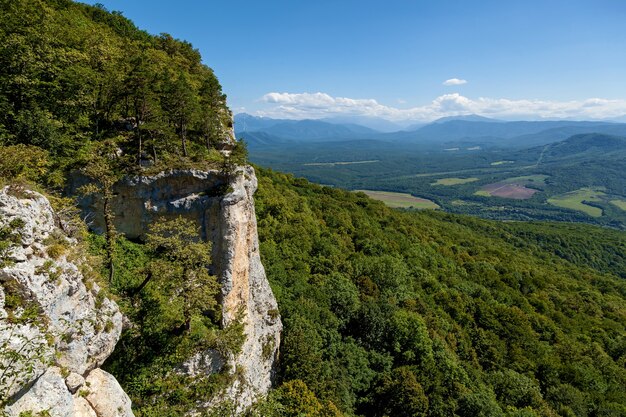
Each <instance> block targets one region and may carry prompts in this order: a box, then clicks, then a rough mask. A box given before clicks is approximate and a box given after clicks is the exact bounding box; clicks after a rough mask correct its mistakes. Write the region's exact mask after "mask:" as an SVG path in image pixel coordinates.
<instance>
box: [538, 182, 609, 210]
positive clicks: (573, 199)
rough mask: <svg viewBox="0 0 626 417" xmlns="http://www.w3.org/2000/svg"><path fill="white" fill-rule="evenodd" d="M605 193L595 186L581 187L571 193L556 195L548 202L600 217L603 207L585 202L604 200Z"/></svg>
mask: <svg viewBox="0 0 626 417" xmlns="http://www.w3.org/2000/svg"><path fill="white" fill-rule="evenodd" d="M605 195H606V194H604V193H603V192H602V191H599V190H597V189H594V188H580V189H578V190H575V191H570V192H569V193H565V194H559V195H555V196H554V197H552V198H549V199H548V203H550V204H552V205H555V206H557V207H562V208H567V209H571V210H578V211H582V212H584V213H587V214H588V215H590V216H592V217H600V216H602V209H601V208H599V207H594V206H590V205H588V204H585V203H584V202H585V201H602V200H603V199H602V197H603V196H605Z"/></svg>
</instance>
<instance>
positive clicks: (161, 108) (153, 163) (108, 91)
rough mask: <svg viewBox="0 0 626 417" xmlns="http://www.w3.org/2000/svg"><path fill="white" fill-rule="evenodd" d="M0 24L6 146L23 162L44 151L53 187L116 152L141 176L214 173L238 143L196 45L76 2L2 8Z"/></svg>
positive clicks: (1, 135)
mask: <svg viewBox="0 0 626 417" xmlns="http://www.w3.org/2000/svg"><path fill="white" fill-rule="evenodd" d="M0 21H1V22H2V24H1V25H0V41H1V42H0V144H2V145H7V146H15V148H12V152H10V153H11V154H12V155H13V156H15V157H16V160H17V161H20V160H24V159H25V158H27V157H29V155H22V154H23V153H26V154H29V153H30V157H32V156H33V154H34V152H28V151H27V150H25V148H24V146H36V147H37V148H38V149H39V150H38V151H39V152H40V153H41V151H43V153H41V159H42V160H41V161H40V163H41V164H42V165H43V168H51V169H49V170H48V173H47V176H46V178H45V179H43V180H45V181H46V183H47V184H49V185H50V186H54V187H62V186H63V184H62V182H63V177H64V175H65V174H66V173H67V172H68V171H70V170H71V169H74V168H75V167H77V166H80V165H81V164H84V163H86V162H87V160H89V159H90V157H92V156H94V155H97V154H99V153H107V152H109V150H110V149H111V148H112V149H119V150H121V151H122V152H123V154H124V155H123V158H118V159H119V160H118V161H117V165H118V168H119V170H121V171H124V172H137V170H138V168H139V167H148V166H150V167H153V169H154V170H159V169H162V168H167V167H170V166H173V165H177V166H185V165H186V166H189V165H192V164H193V163H197V162H198V161H205V165H206V161H207V160H219V159H220V157H219V154H217V153H216V151H215V148H221V147H223V146H224V144H225V143H226V144H227V143H229V142H232V140H233V137H232V136H233V134H232V118H231V114H230V110H229V109H228V108H227V107H226V97H225V95H224V94H223V93H222V88H221V85H220V84H219V82H218V80H217V78H216V77H215V74H214V73H213V70H212V69H211V68H209V67H207V66H206V65H204V64H202V60H201V56H200V53H199V52H198V51H197V50H196V49H194V48H193V46H192V45H191V44H190V43H188V42H185V41H179V40H176V39H174V38H173V37H172V36H170V35H168V34H165V33H163V34H161V35H158V36H153V35H150V34H148V33H147V32H145V31H143V30H140V29H138V28H137V27H136V26H135V25H134V24H133V22H131V21H130V20H128V19H126V18H125V17H123V16H122V14H121V13H119V12H115V13H110V12H108V11H107V10H106V9H104V7H102V6H88V5H85V4H81V3H75V2H73V1H70V0H34V1H31V0H17V1H11V2H3V3H2V7H1V8H0ZM103 148H109V150H106V149H103ZM20 155H22V156H20ZM5 158H7V157H6V156H5ZM16 168H17V167H16Z"/></svg>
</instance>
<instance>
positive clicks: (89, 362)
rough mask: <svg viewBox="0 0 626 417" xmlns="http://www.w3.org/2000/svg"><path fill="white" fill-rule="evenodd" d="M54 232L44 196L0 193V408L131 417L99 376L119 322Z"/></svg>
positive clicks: (74, 252) (12, 412) (55, 223)
mask: <svg viewBox="0 0 626 417" xmlns="http://www.w3.org/2000/svg"><path fill="white" fill-rule="evenodd" d="M59 226H61V223H60V221H59V219H58V218H57V216H56V215H55V212H54V211H53V209H52V207H51V206H50V203H49V201H48V200H47V199H46V198H45V197H44V196H43V195H41V194H39V193H36V192H33V191H29V190H25V189H22V188H15V187H13V188H11V187H4V188H3V189H1V190H0V405H1V406H3V407H4V413H5V414H6V415H7V416H9V417H13V416H15V417H18V416H20V415H49V416H52V417H56V416H59V417H60V416H63V417H67V416H90V417H126V416H132V415H133V413H132V411H131V402H130V399H129V398H128V396H127V395H126V393H125V392H124V391H123V390H122V388H121V387H120V386H119V384H118V383H117V381H116V380H115V378H114V377H113V376H111V375H110V374H108V373H106V372H105V371H103V370H101V369H99V366H100V365H102V363H103V362H104V361H105V359H106V358H107V357H108V356H109V355H110V354H111V352H113V349H114V348H115V344H116V343H117V341H118V339H119V337H120V333H121V331H122V314H121V313H120V311H119V309H118V306H117V305H116V304H115V302H114V301H112V300H110V299H108V298H107V297H106V296H104V293H103V292H102V291H101V290H100V288H99V287H98V285H97V284H96V283H95V282H93V281H92V280H91V279H89V278H88V276H87V274H86V273H84V272H85V271H86V269H85V268H88V265H87V263H86V262H84V261H83V258H82V256H83V255H82V254H81V253H80V250H78V245H77V242H76V241H75V240H74V239H71V238H68V237H67V236H66V235H65V233H63V231H62V229H61V228H60V227H59ZM29 413H30V414H29ZM0 414H1V412H0Z"/></svg>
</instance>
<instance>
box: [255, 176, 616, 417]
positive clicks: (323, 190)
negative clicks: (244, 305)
mask: <svg viewBox="0 0 626 417" xmlns="http://www.w3.org/2000/svg"><path fill="white" fill-rule="evenodd" d="M258 173H259V190H258V192H257V194H256V209H257V215H258V224H259V237H260V241H261V246H260V248H261V255H262V258H263V262H264V265H265V266H266V270H267V274H268V278H269V279H270V282H271V284H272V288H273V290H274V293H275V294H276V296H277V298H278V302H279V308H280V312H281V315H282V318H283V322H284V326H285V330H284V335H283V341H282V345H281V363H280V371H279V382H280V383H282V384H283V385H280V384H279V388H278V391H280V390H282V388H281V387H282V386H291V385H286V384H295V382H294V381H302V383H303V384H305V386H306V387H307V388H308V390H310V391H311V392H312V393H313V394H314V395H315V398H316V399H317V400H318V401H320V402H324V401H331V402H332V403H333V404H335V405H336V406H337V407H338V408H339V409H340V410H341V412H342V413H343V414H345V415H360V416H366V417H369V416H401V415H410V416H419V415H425V416H452V415H457V416H479V415H484V416H498V415H501V416H556V415H577V416H595V415H603V413H608V412H609V411H603V410H618V409H620V408H619V407H624V406H626V404H624V397H623V395H622V394H623V387H624V386H625V384H626V371H625V370H624V361H625V360H626V357H625V356H624V352H625V350H624V346H625V345H624V343H626V339H624V334H625V330H626V328H625V327H624V326H625V323H626V321H625V320H624V318H625V317H626V282H624V281H623V279H621V278H620V277H619V276H618V274H619V273H620V272H621V271H622V270H623V262H624V259H626V246H625V245H624V242H625V241H626V240H625V236H624V232H617V231H604V230H600V229H597V228H595V227H591V226H584V225H580V226H577V225H559V224H546V223H533V224H525V223H495V222H491V221H485V220H480V219H476V218H471V217H464V216H458V215H450V214H445V213H440V212H422V213H416V212H399V211H394V210H391V209H389V208H387V207H385V206H384V205H383V204H382V203H381V202H377V201H373V200H370V199H369V198H367V197H366V196H365V195H363V194H359V193H349V192H346V191H341V190H338V189H334V188H330V187H323V186H319V185H315V184H311V183H308V182H307V181H305V180H302V179H296V178H293V177H291V176H288V175H283V174H278V173H274V172H272V171H268V170H263V169H259V170H258ZM620 265H621V267H620ZM298 384H299V383H298ZM307 395H308V394H307ZM302 396H304V394H302ZM303 398H304V397H303ZM270 399H272V400H273V401H274V406H275V407H274V408H275V409H276V410H277V411H275V412H274V414H272V413H271V412H268V413H267V414H266V415H268V416H282V415H285V414H281V413H284V411H281V410H283V409H281V408H280V407H281V406H284V405H285V402H284V400H280V399H279V398H278V396H276V397H271V398H270ZM276 401H277V402H276ZM281 401H282V402H281ZM301 407H303V408H305V407H306V405H301ZM301 412H302V411H301ZM611 412H613V411H611ZM568 413H569V414H568ZM607 415H608V414H607ZM615 415H619V414H615Z"/></svg>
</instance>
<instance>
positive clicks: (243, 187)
mask: <svg viewBox="0 0 626 417" xmlns="http://www.w3.org/2000/svg"><path fill="white" fill-rule="evenodd" d="M81 184H82V182H81V180H80V179H76V181H75V184H74V188H75V189H76V188H78V187H80V185H81ZM256 188H257V180H256V176H255V173H254V169H252V167H249V166H246V167H240V168H238V169H237V170H236V171H235V172H234V173H233V174H231V175H229V176H228V177H227V178H225V177H224V176H223V175H221V174H220V173H219V172H217V171H207V172H204V171H197V170H178V171H170V172H164V173H161V174H158V175H154V176H142V177H133V178H127V179H125V180H123V181H122V182H120V183H119V184H117V185H116V186H115V190H114V191H115V195H116V196H115V198H114V201H113V204H112V206H113V209H114V213H115V221H114V223H115V227H116V230H117V231H118V232H121V233H124V234H125V235H126V236H127V237H130V238H139V239H141V238H142V237H143V236H144V234H145V233H146V231H147V230H148V229H149V225H150V224H151V223H152V222H154V221H155V220H156V219H157V218H160V217H165V218H173V217H176V216H183V217H185V218H188V219H191V220H193V221H195V222H196V223H197V224H198V226H199V227H200V230H201V231H202V235H203V238H205V239H207V240H209V241H211V242H212V244H213V246H212V248H213V249H212V258H213V265H212V271H211V272H212V273H213V274H215V275H216V276H218V278H219V280H220V283H221V287H222V297H221V298H222V300H221V302H222V307H223V315H222V317H223V319H222V320H223V323H222V324H223V325H224V326H228V325H229V324H231V323H233V322H234V321H235V320H238V319H240V320H243V322H244V325H245V336H246V338H245V342H244V344H243V347H242V350H241V353H240V354H238V355H237V356H236V357H229V358H224V357H221V356H220V355H219V354H218V353H217V352H215V351H206V352H201V353H199V354H197V355H195V356H194V357H192V358H189V360H187V361H186V362H184V363H183V364H181V367H180V369H181V370H182V371H183V372H185V373H187V374H189V375H192V376H197V375H206V374H209V373H215V372H220V371H223V370H225V369H228V371H229V372H231V373H232V374H233V375H235V374H236V375H237V378H235V379H234V382H233V384H231V386H229V387H227V388H226V390H225V391H224V392H222V393H220V394H218V395H217V396H216V397H215V398H207V401H206V403H205V404H202V405H201V407H209V406H211V405H213V404H215V403H217V402H220V401H222V400H226V399H230V400H232V401H233V402H235V403H236V404H237V408H238V410H240V411H241V410H244V409H245V408H246V407H248V406H249V405H251V404H252V403H253V402H254V401H255V400H256V399H257V398H259V397H260V396H262V395H264V394H266V393H267V392H268V390H269V388H270V387H271V382H272V376H273V369H274V365H275V362H276V360H277V355H278V347H279V344H280V336H281V331H282V323H281V321H280V316H279V313H278V306H277V303H276V299H275V298H274V295H273V293H272V290H271V288H270V286H269V283H268V281H267V278H266V276H265V270H264V268H263V265H262V264H261V258H260V253H259V242H258V235H257V225H256V215H255V210H254V200H253V194H254V192H255V191H256ZM80 205H81V207H82V209H83V211H84V215H85V216H87V218H88V219H89V222H90V226H91V227H92V228H93V229H95V230H98V231H102V230H103V224H104V222H103V218H102V215H101V213H102V211H101V207H100V203H99V202H98V200H97V199H93V198H85V199H83V200H82V201H81V202H80ZM227 364H228V365H230V366H228V367H226V365H227Z"/></svg>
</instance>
